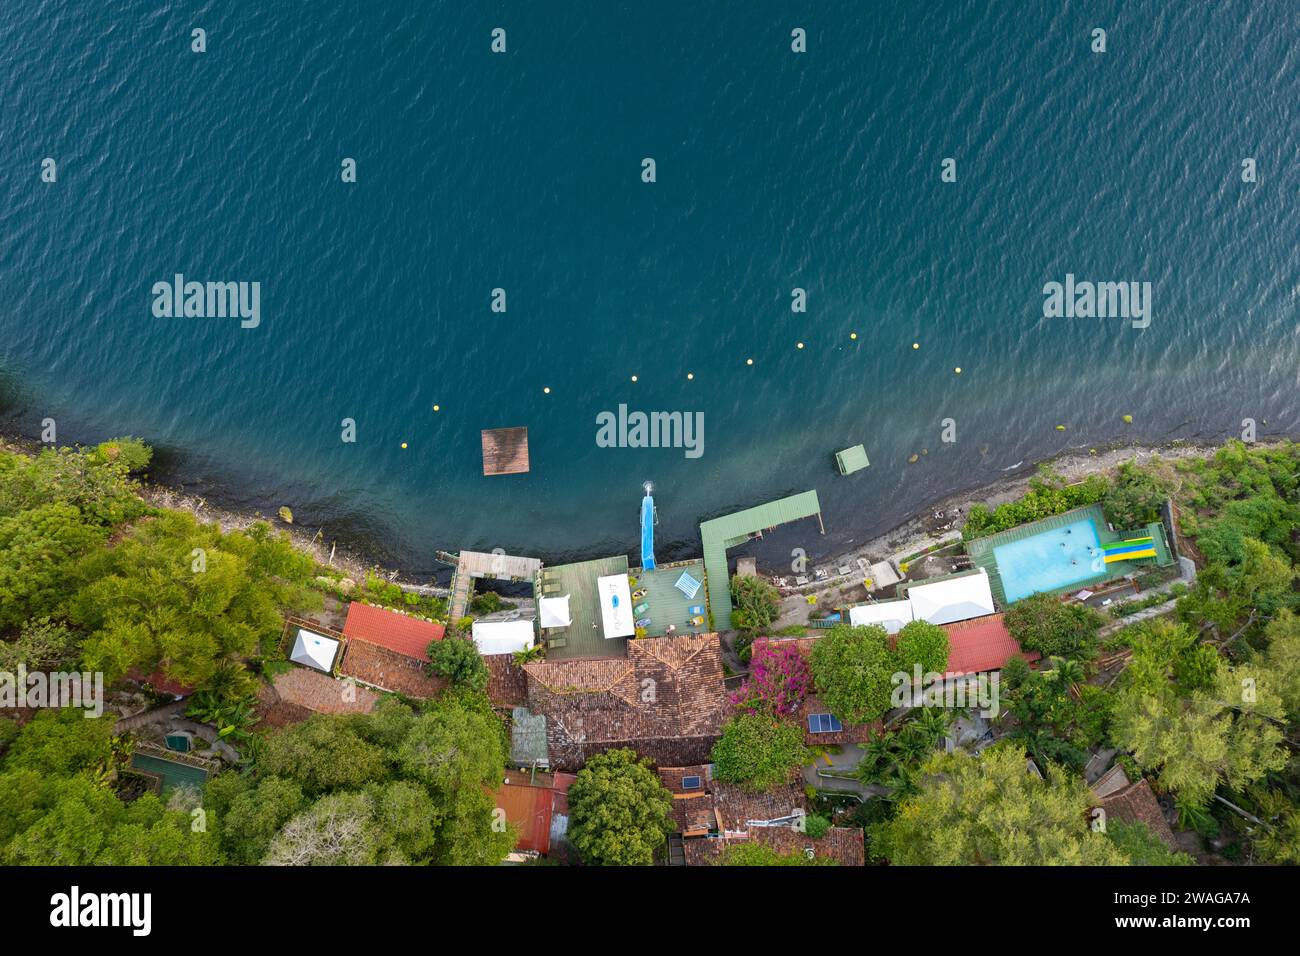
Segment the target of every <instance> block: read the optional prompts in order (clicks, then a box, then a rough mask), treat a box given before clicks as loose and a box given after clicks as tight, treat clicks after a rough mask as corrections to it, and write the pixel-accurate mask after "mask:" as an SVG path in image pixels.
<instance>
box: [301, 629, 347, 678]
mask: <svg viewBox="0 0 1300 956" xmlns="http://www.w3.org/2000/svg"><path fill="white" fill-rule="evenodd" d="M338 652H339V642H338V641H336V640H334V639H333V638H332V637H326V636H325V635H323V634H317V633H315V632H314V631H309V630H307V629H306V628H302V627H300V628H298V639H297V640H296V641H294V642H293V653H292V654H290V655H289V660H291V661H293V662H294V663H295V664H302V665H303V666H304V667H312V668H315V669H316V670H318V671H324V672H325V673H326V674H328V673H329V672H330V671H331V670H333V669H334V658H335V657H336V656H338Z"/></svg>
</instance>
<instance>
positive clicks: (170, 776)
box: [131, 753, 208, 794]
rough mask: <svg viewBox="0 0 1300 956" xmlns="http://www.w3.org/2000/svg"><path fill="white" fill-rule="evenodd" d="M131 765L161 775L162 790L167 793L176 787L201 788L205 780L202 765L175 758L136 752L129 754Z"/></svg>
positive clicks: (206, 774)
mask: <svg viewBox="0 0 1300 956" xmlns="http://www.w3.org/2000/svg"><path fill="white" fill-rule="evenodd" d="M131 766H132V767H134V768H135V769H136V770H143V771H144V772H145V773H151V774H156V775H157V776H159V777H162V792H163V794H166V793H168V792H169V791H171V790H173V789H174V788H176V787H191V788H193V789H195V790H202V789H203V784H204V783H206V782H207V779H208V772H207V771H206V770H204V769H203V768H202V767H191V766H190V765H189V764H187V763H181V762H179V761H177V760H164V759H163V758H161V757H155V756H153V755H152V754H142V753H136V754H132V755H131Z"/></svg>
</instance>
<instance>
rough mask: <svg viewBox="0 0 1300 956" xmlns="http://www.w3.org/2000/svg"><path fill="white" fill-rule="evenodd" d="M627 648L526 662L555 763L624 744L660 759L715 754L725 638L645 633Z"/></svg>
mask: <svg viewBox="0 0 1300 956" xmlns="http://www.w3.org/2000/svg"><path fill="white" fill-rule="evenodd" d="M627 654H628V656H627V658H626V659H617V658H615V659H610V658H605V659H600V660H594V659H579V660H566V661H542V662H537V663H532V664H525V665H524V672H525V674H526V675H527V680H528V709H529V710H530V711H532V712H533V713H534V714H538V715H541V716H544V717H545V718H546V734H547V746H548V748H549V750H550V760H551V766H552V767H556V768H559V769H569V768H578V767H581V766H582V765H583V764H584V763H585V762H586V761H587V759H588V758H589V757H591V756H592V755H594V754H596V753H600V752H601V751H604V750H607V749H609V748H611V747H618V746H628V747H632V748H633V749H635V750H636V751H637V752H638V753H640V754H642V755H643V756H646V757H649V758H650V759H651V760H653V761H655V762H656V763H661V764H673V765H683V764H695V763H703V762H705V761H707V760H708V759H709V752H710V751H711V750H712V747H713V744H714V742H715V741H716V740H717V738H718V735H719V733H720V731H721V727H722V721H723V717H724V712H725V710H726V695H725V691H724V689H723V684H722V656H721V652H720V649H719V644H718V636H717V635H716V634H701V635H681V636H678V637H656V638H643V639H641V640H635V641H629V642H628V645H627Z"/></svg>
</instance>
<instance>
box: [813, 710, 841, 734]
mask: <svg viewBox="0 0 1300 956" xmlns="http://www.w3.org/2000/svg"><path fill="white" fill-rule="evenodd" d="M843 729H844V725H843V724H842V723H840V721H839V718H838V717H836V716H835V715H834V714H809V715H808V730H809V731H811V732H812V733H814V734H835V733H839V732H840V731H841V730H843Z"/></svg>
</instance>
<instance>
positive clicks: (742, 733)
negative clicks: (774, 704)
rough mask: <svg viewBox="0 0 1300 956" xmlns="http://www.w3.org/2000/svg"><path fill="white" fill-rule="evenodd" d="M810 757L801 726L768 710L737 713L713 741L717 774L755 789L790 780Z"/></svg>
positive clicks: (768, 788) (719, 776)
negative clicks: (764, 711)
mask: <svg viewBox="0 0 1300 956" xmlns="http://www.w3.org/2000/svg"><path fill="white" fill-rule="evenodd" d="M808 757H809V753H808V749H807V748H806V747H805V746H804V743H803V730H802V729H801V728H800V726H799V725H798V724H795V723H791V722H790V721H786V720H779V719H777V718H774V717H769V716H767V715H765V714H736V715H735V716H733V717H732V718H731V719H730V720H728V721H727V722H726V724H724V725H723V727H722V736H721V737H719V738H718V742H717V743H716V744H714V745H713V762H714V765H715V766H714V774H715V776H716V777H717V778H718V779H719V780H723V781H726V782H727V783H735V784H739V785H740V786H742V787H744V788H745V789H746V790H751V791H761V790H770V789H771V788H772V787H777V786H780V785H781V784H785V783H789V782H790V779H791V777H793V776H794V772H795V770H796V769H797V768H798V767H799V766H800V765H802V764H803V763H805V762H807V760H808Z"/></svg>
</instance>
